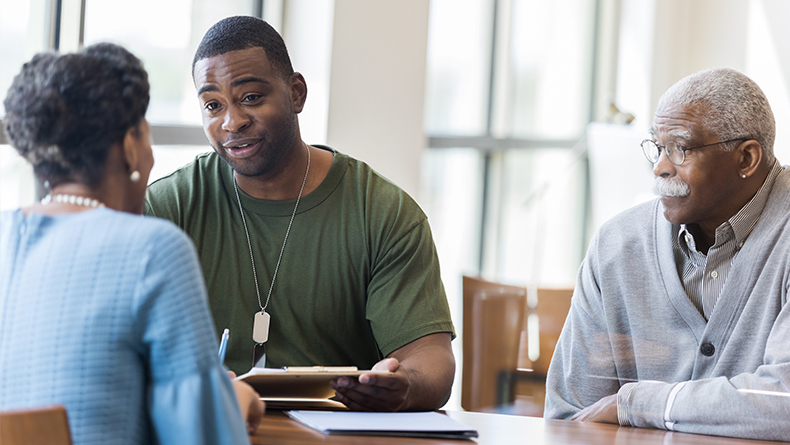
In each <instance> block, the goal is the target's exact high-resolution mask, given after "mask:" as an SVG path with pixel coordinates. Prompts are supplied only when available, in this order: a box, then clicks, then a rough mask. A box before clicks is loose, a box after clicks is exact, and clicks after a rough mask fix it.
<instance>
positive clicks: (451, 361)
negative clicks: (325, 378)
mask: <svg viewBox="0 0 790 445" xmlns="http://www.w3.org/2000/svg"><path fill="white" fill-rule="evenodd" d="M373 370H376V371H390V372H392V374H384V375H382V374H378V373H370V374H362V375H360V376H359V378H358V379H352V378H348V377H341V378H339V379H336V380H334V381H333V382H332V388H333V389H334V390H335V394H336V396H337V399H338V401H340V402H342V403H343V404H345V405H346V406H347V407H348V408H349V409H352V410H355V411H428V410H434V409H439V408H441V406H442V405H444V403H445V402H446V401H447V399H448V398H449V397H450V388H451V387H452V384H453V376H454V373H455V358H454V357H453V351H452V348H451V347H450V334H448V333H444V332H442V333H437V334H429V335H426V336H425V337H422V338H418V339H417V340H414V341H413V342H411V343H409V344H407V345H404V346H403V347H401V348H398V349H396V350H395V351H393V352H392V353H391V354H390V355H389V356H388V357H387V358H385V359H384V360H382V361H380V362H378V363H376V364H375V365H374V366H373Z"/></svg>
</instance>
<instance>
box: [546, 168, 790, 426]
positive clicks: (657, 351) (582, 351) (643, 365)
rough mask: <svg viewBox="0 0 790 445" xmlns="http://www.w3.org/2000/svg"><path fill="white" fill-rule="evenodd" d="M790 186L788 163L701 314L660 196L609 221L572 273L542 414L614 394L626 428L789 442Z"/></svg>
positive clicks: (569, 410)
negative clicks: (711, 304)
mask: <svg viewBox="0 0 790 445" xmlns="http://www.w3.org/2000/svg"><path fill="white" fill-rule="evenodd" d="M789 192H790V171H789V170H787V169H785V170H784V171H782V173H780V175H779V176H778V177H777V179H776V182H775V183H774V186H773V189H772V190H771V193H770V196H769V198H768V202H767V203H766V206H765V209H764V210H763V213H762V215H761V216H760V220H759V221H758V222H757V225H756V226H755V228H754V230H753V232H752V233H751V234H750V235H749V237H748V238H747V240H746V243H745V244H744V246H743V248H742V249H741V251H740V252H739V253H738V254H737V255H736V256H735V258H734V259H733V263H732V269H731V270H730V275H729V277H728V279H727V282H726V284H725V285H724V288H723V289H722V292H721V295H720V297H719V299H718V301H717V303H716V307H715V308H714V310H713V312H712V313H711V316H710V319H709V321H708V322H706V321H705V319H704V318H703V317H702V315H700V313H699V311H698V310H697V309H696V308H695V307H694V305H693V304H692V302H691V301H690V300H689V297H688V296H687V295H686V293H685V291H684V289H683V285H682V283H681V281H680V278H679V276H678V271H677V267H676V265H675V260H674V255H673V252H672V237H673V236H677V233H678V229H679V227H678V226H677V225H673V224H671V223H669V222H668V221H667V220H666V219H664V216H663V207H662V206H661V202H660V200H658V199H656V200H654V201H651V202H649V203H645V204H642V205H639V206H637V207H634V208H632V209H629V210H627V211H625V212H623V213H621V214H619V215H618V216H616V217H614V218H613V219H612V220H610V221H608V222H607V223H606V224H604V225H603V227H601V229H600V230H599V231H598V233H596V235H595V236H594V237H593V240H592V241H591V244H590V248H589V250H588V252H587V256H586V258H585V259H584V262H583V263H582V266H581V268H580V270H579V274H578V279H577V283H576V290H575V292H574V295H573V300H572V305H571V311H570V314H569V315H568V319H567V320H566V322H565V326H564V328H563V331H562V335H561V336H560V340H559V343H558V345H557V349H556V350H555V352H554V357H553V359H552V362H551V367H550V369H549V375H548V380H547V385H546V386H547V395H546V410H545V416H546V417H550V418H569V417H571V416H572V415H573V414H575V413H576V412H578V411H579V410H581V409H582V408H584V407H586V406H589V405H592V404H593V403H595V402H597V401H598V400H599V399H601V398H602V397H604V396H607V395H611V394H614V393H617V392H618V391H619V394H618V399H619V400H618V404H622V406H621V407H620V409H621V410H622V412H623V413H626V416H625V417H626V418H625V419H622V418H621V422H623V423H625V424H628V423H630V424H631V425H634V426H639V427H652V428H672V429H674V430H676V431H685V432H693V433H701V434H713V435H721V436H734V437H744V438H756V439H770V440H785V441H790V397H788V396H790V305H787V304H785V303H787V293H788V288H789V287H790V225H788V222H789V221H788V220H790V193H789ZM677 382H686V383H684V384H683V385H682V386H680V387H678V388H676V389H675V392H676V393H675V394H673V400H674V402H673V403H672V404H671V410H670V411H669V412H668V413H665V411H666V408H667V403H668V399H669V398H670V392H671V391H672V389H673V388H674V387H675V386H677ZM744 390H747V391H744ZM754 390H757V391H770V392H778V393H784V394H785V396H781V395H776V394H764V393H756V392H754Z"/></svg>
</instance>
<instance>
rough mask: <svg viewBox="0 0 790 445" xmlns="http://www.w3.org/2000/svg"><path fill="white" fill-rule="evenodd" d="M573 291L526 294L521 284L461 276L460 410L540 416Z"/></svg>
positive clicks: (548, 290)
mask: <svg viewBox="0 0 790 445" xmlns="http://www.w3.org/2000/svg"><path fill="white" fill-rule="evenodd" d="M572 295H573V289H537V290H536V295H535V296H534V298H527V289H526V288H525V287H519V286H509V285H503V284H500V283H494V282H490V281H485V280H481V279H479V278H472V277H466V276H465V277H463V376H462V387H461V406H462V407H463V408H464V409H465V410H467V411H482V412H508V413H512V414H522V415H533V416H542V415H543V404H544V400H545V394H546V374H547V372H548V369H549V363H551V356H552V354H553V352H554V348H555V347H556V345H557V341H558V339H559V335H560V332H561V331H562V326H563V325H564V323H565V318H566V317H567V315H568V311H569V310H570V300H571V296H572ZM530 333H532V334H533V335H535V334H537V341H535V339H534V338H533V341H532V342H530V337H529V334H530ZM530 344H532V345H533V346H537V348H535V347H533V348H532V349H533V350H532V351H530V350H529V349H530V348H529V345H530ZM535 349H537V350H535ZM530 355H532V360H531V359H530Z"/></svg>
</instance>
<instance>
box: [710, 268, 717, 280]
mask: <svg viewBox="0 0 790 445" xmlns="http://www.w3.org/2000/svg"><path fill="white" fill-rule="evenodd" d="M710 277H711V278H713V279H714V280H715V279H716V278H719V273H718V272H716V271H715V270H714V271H713V272H711V273H710Z"/></svg>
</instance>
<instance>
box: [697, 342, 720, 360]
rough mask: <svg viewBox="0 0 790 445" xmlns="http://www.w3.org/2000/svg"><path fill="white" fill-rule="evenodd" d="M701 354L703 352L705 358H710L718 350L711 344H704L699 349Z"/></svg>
mask: <svg viewBox="0 0 790 445" xmlns="http://www.w3.org/2000/svg"><path fill="white" fill-rule="evenodd" d="M699 352H701V353H702V355H704V356H705V357H710V356H711V355H713V353H715V352H716V348H714V347H713V345H712V344H710V343H703V344H702V346H700V347H699Z"/></svg>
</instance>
